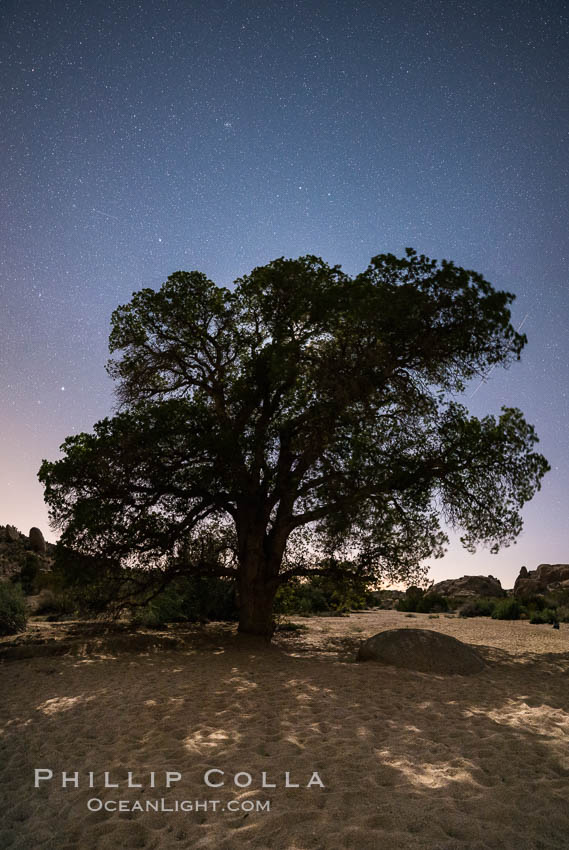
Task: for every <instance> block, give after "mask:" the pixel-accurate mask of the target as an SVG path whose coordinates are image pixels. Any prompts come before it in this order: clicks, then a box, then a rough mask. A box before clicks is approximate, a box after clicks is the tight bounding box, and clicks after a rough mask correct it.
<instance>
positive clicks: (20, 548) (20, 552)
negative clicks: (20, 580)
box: [0, 525, 55, 580]
mask: <svg viewBox="0 0 569 850" xmlns="http://www.w3.org/2000/svg"><path fill="white" fill-rule="evenodd" d="M54 555H55V546H54V545H53V543H46V542H45V539H44V536H43V534H42V532H41V531H40V529H39V528H35V527H34V528H31V529H30V534H29V536H28V537H26V535H25V534H22V533H21V532H20V531H18V529H17V528H16V527H15V526H13V525H0V580H2V579H4V580H6V579H9V578H12V576H15V575H18V574H19V573H20V572H21V570H22V568H23V567H24V566H25V564H26V560H27V559H28V558H29V557H30V556H33V557H37V559H38V567H39V569H41V570H49V569H51V567H52V564H53V556H54Z"/></svg>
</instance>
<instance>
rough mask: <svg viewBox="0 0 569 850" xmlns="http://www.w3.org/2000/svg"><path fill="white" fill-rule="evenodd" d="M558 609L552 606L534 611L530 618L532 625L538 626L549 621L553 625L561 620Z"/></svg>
mask: <svg viewBox="0 0 569 850" xmlns="http://www.w3.org/2000/svg"><path fill="white" fill-rule="evenodd" d="M557 617H558V615H557V611H554V610H553V609H552V608H544V609H543V610H542V611H534V613H533V614H532V616H531V618H530V623H531V624H532V626H538V625H541V624H542V623H549V624H550V625H552V624H553V623H557V622H559V620H558V618H557Z"/></svg>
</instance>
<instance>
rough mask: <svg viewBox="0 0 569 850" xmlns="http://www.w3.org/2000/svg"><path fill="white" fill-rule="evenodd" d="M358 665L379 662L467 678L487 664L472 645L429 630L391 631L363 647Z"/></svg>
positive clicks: (379, 635) (381, 633)
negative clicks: (362, 662) (361, 662)
mask: <svg viewBox="0 0 569 850" xmlns="http://www.w3.org/2000/svg"><path fill="white" fill-rule="evenodd" d="M357 660H358V661H379V662H381V663H382V664H391V665H394V666H395V667H404V668H405V669H407V670H418V671H419V672H421V673H447V674H448V673H458V674H460V675H468V674H470V673H478V672H480V670H482V669H483V668H484V661H483V659H482V657H481V656H480V654H479V653H478V652H477V650H476V649H475V648H474V647H473V646H470V645H469V644H466V643H462V641H460V640H457V639H456V638H453V637H451V636H450V635H443V634H440V632H435V631H429V630H427V629H389V630H388V631H385V632H379V634H377V635H374V636H373V637H370V638H368V640H366V641H364V642H363V643H362V645H361V646H360V649H359V652H358V656H357Z"/></svg>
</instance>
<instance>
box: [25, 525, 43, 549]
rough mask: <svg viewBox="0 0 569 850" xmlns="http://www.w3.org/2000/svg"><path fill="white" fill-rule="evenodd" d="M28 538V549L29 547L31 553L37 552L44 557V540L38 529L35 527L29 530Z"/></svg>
mask: <svg viewBox="0 0 569 850" xmlns="http://www.w3.org/2000/svg"><path fill="white" fill-rule="evenodd" d="M29 538H30V547H31V549H32V551H34V552H39V553H40V554H41V555H44V554H45V540H44V536H43V534H42V533H41V531H40V529H39V528H36V527H35V526H34V527H33V528H30V534H29Z"/></svg>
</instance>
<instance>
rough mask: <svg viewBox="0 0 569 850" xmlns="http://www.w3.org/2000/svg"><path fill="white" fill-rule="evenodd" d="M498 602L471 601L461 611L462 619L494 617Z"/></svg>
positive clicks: (492, 600) (485, 600) (490, 600)
mask: <svg viewBox="0 0 569 850" xmlns="http://www.w3.org/2000/svg"><path fill="white" fill-rule="evenodd" d="M495 607H496V601H495V600H494V599H471V600H469V601H468V602H465V603H464V605H463V606H462V607H461V608H460V610H459V612H458V613H459V616H460V617H492V616H493V615H494V609H495Z"/></svg>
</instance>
